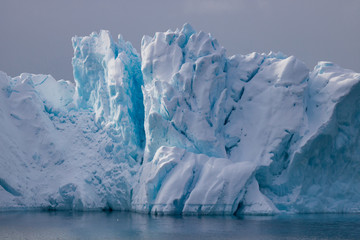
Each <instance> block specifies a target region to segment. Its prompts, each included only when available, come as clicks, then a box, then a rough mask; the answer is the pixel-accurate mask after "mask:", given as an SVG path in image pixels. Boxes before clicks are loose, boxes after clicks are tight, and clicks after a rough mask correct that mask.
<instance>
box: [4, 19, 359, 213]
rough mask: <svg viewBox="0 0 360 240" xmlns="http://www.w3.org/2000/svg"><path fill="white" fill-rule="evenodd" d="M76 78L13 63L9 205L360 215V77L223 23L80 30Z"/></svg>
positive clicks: (8, 99)
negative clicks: (133, 36) (243, 46)
mask: <svg viewBox="0 0 360 240" xmlns="http://www.w3.org/2000/svg"><path fill="white" fill-rule="evenodd" d="M73 47H74V58H73V68H74V81H75V85H74V84H72V83H70V82H67V81H63V80H61V81H56V80H55V79H53V78H52V77H51V76H48V75H34V74H22V75H20V76H19V77H15V78H10V77H8V76H7V75H6V74H5V73H2V72H0V103H1V107H0V129H1V134H0V151H1V152H2V154H1V155H0V210H4V209H14V208H15V209H19V208H22V209H27V208H46V209H76V210H90V209H115V210H133V211H139V212H145V213H152V214H274V213H279V212H284V213H299V212H300V213H305V212H360V208H359V207H358V202H359V201H360V194H359V193H360V189H359V187H358V182H359V180H360V179H359V174H358V172H359V170H360V168H359V160H358V156H359V154H360V153H359V150H358V147H357V146H359V144H360V143H359V138H358V136H359V134H360V132H359V129H360V123H359V120H358V119H360V118H359V114H360V111H359V109H358V105H359V102H360V97H359V96H360V95H359V92H360V74H358V73H354V72H352V71H350V70H345V69H342V68H340V67H339V66H337V65H336V64H333V63H329V62H320V63H319V64H318V65H317V66H316V67H315V68H314V70H312V71H309V69H308V68H307V67H306V65H305V64H304V63H303V62H301V61H300V60H298V59H296V58H295V57H293V56H286V55H284V54H282V53H272V52H271V53H269V54H259V53H251V54H248V55H235V56H231V57H227V56H226V52H225V49H224V48H223V47H222V46H221V45H219V43H218V42H217V41H216V39H214V38H213V37H212V36H211V35H210V34H206V33H203V32H196V31H195V30H194V29H193V28H192V27H191V26H190V25H188V24H185V25H184V26H183V28H182V29H177V30H175V31H171V30H168V31H167V32H163V33H156V34H155V35H154V37H149V36H145V37H144V38H143V40H142V45H141V56H142V59H140V57H139V55H138V54H137V52H136V50H135V49H134V48H133V47H132V46H131V44H130V43H128V42H125V41H124V40H123V39H122V38H121V37H119V39H118V41H117V42H114V41H113V40H112V38H111V35H110V34H109V32H107V31H101V32H100V33H92V34H91V35H90V36H86V37H74V38H73Z"/></svg>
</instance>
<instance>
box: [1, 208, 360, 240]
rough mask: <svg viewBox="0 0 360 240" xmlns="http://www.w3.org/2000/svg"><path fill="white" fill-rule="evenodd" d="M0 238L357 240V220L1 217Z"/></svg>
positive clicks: (105, 215)
mask: <svg viewBox="0 0 360 240" xmlns="http://www.w3.org/2000/svg"><path fill="white" fill-rule="evenodd" d="M0 239H169V240H177V239H360V215H356V214H349V215H341V214H323V215H292V216H266V217H263V216H252V217H250V216H247V217H241V218H237V217H230V216H227V217H210V216H202V217H197V216H191V217H190V216H189V217H187V216H183V217H181V216H149V215H142V214H137V213H123V212H110V213H106V212H90V213H71V212H70V213H69V212H0Z"/></svg>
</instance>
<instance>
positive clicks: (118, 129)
mask: <svg viewBox="0 0 360 240" xmlns="http://www.w3.org/2000/svg"><path fill="white" fill-rule="evenodd" d="M72 41H73V47H74V58H73V68H74V80H75V83H76V93H75V101H76V103H77V105H78V107H79V108H83V109H88V108H90V109H92V110H93V111H94V113H95V121H96V124H97V125H99V126H100V127H102V128H106V129H107V131H108V134H109V136H110V137H111V138H112V139H113V144H112V145H111V146H109V148H108V150H109V151H110V150H111V151H115V152H116V153H115V154H114V155H115V156H118V158H119V159H122V160H125V161H126V160H127V158H128V157H129V156H131V157H132V158H133V159H134V160H136V161H141V159H142V149H143V145H144V144H145V134H144V125H143V122H144V107H143V96H142V93H141V85H142V84H143V79H142V74H141V69H140V62H141V60H140V58H139V56H138V55H137V53H136V50H135V49H134V48H133V47H132V45H131V44H130V43H129V42H125V41H124V40H123V38H122V37H121V36H120V35H119V37H118V42H117V43H116V42H114V41H113V40H112V38H111V36H110V33H109V32H107V31H100V33H99V34H97V33H95V32H94V33H92V34H91V35H90V36H87V37H74V38H73V39H72Z"/></svg>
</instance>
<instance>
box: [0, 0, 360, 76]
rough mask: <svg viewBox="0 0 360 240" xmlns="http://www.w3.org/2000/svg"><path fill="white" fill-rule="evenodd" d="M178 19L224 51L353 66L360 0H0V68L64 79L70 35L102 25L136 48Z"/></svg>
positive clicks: (359, 36) (359, 55)
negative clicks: (277, 54) (211, 38)
mask: <svg viewBox="0 0 360 240" xmlns="http://www.w3.org/2000/svg"><path fill="white" fill-rule="evenodd" d="M185 22H188V23H190V24H191V25H192V26H193V27H194V28H195V29H196V30H197V31H199V30H203V31H205V32H210V33H211V34H212V35H213V36H214V37H215V38H217V39H218V41H219V43H220V44H221V45H223V46H224V47H225V48H226V49H227V54H228V55H229V56H230V55H233V54H247V53H250V52H253V51H256V52H269V51H282V52H283V53H285V54H287V55H295V56H296V57H297V58H299V59H301V60H303V61H304V62H305V63H306V64H307V65H308V67H309V68H310V69H312V68H313V67H314V65H315V64H316V63H317V62H318V61H321V60H328V61H333V62H335V63H337V64H339V65H340V66H342V67H344V68H350V69H353V70H355V71H357V72H360V0H178V1H173V0H154V1H151V0H142V1H140V0H139V1H137V0H118V1H116V0H59V1H55V0H22V1H20V0H1V1H0V43H1V44H0V70H2V71H4V72H6V73H7V74H8V75H10V76H16V75H19V74H20V73H22V72H30V73H44V74H51V75H53V76H54V77H55V78H56V79H68V80H71V79H72V78H73V77H72V66H71V58H72V55H73V49H72V45H71V37H72V36H74V35H78V36H83V35H88V34H90V33H91V32H93V31H99V30H100V29H107V30H110V32H111V33H112V35H113V36H114V37H116V36H117V35H118V34H119V33H120V34H122V35H123V36H124V38H125V39H126V40H128V41H130V42H131V43H132V44H133V45H134V46H135V48H136V49H137V50H138V51H140V42H141V38H142V36H143V35H144V34H146V35H151V36H152V35H153V34H154V33H155V32H159V31H166V30H167V29H173V30H175V29H176V28H181V26H182V25H183V24H184V23H185Z"/></svg>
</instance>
